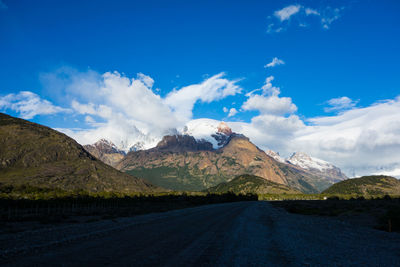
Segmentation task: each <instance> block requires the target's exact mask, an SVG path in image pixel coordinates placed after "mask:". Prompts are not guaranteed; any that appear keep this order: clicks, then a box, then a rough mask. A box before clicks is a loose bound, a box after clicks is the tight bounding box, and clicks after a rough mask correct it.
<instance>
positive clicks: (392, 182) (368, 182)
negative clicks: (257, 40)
mask: <svg viewBox="0 0 400 267" xmlns="http://www.w3.org/2000/svg"><path fill="white" fill-rule="evenodd" d="M323 193H325V194H331V195H332V194H338V195H352V196H365V197H369V196H383V195H386V194H389V195H399V196H400V181H399V180H398V179H396V178H393V177H389V176H364V177H361V178H354V179H348V180H345V181H342V182H339V183H336V184H334V185H332V186H331V187H330V188H328V189H326V190H325V191H324V192H323Z"/></svg>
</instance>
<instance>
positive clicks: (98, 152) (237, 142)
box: [85, 120, 347, 193]
mask: <svg viewBox="0 0 400 267" xmlns="http://www.w3.org/2000/svg"><path fill="white" fill-rule="evenodd" d="M192 135H193V136H192ZM85 148H86V149H87V150H88V151H89V152H91V153H92V154H93V155H94V156H96V157H98V158H99V159H101V160H103V161H104V162H106V163H107V164H110V165H111V166H114V167H116V168H117V169H119V170H121V171H124V172H127V173H129V174H132V175H135V176H138V177H142V178H144V179H146V180H148V181H149V182H151V183H153V184H155V185H158V186H161V187H164V188H168V189H172V190H195V191H199V190H204V189H206V188H209V187H213V186H216V185H218V184H219V183H222V182H229V181H231V180H232V179H233V178H234V177H236V176H237V175H240V174H251V175H256V176H259V177H262V178H264V179H266V180H268V181H271V182H275V183H278V184H281V185H287V186H290V187H291V188H293V189H295V190H299V191H301V192H305V193H317V192H320V191H322V190H324V189H326V188H328V187H329V186H330V185H332V184H333V183H334V182H336V181H340V180H343V179H346V178H347V177H346V176H344V175H343V174H342V173H341V172H340V169H338V168H337V167H335V166H333V165H331V164H329V163H327V162H324V161H322V160H318V159H315V158H311V157H308V156H307V155H305V154H303V153H301V154H300V153H296V154H295V155H293V156H292V157H291V159H290V160H287V161H286V160H277V159H276V158H275V157H273V156H271V154H267V153H266V152H265V151H263V150H261V149H260V148H258V147H257V146H256V145H254V144H253V143H252V142H251V141H250V140H249V139H248V138H247V137H246V136H244V135H242V134H238V133H234V132H233V131H232V130H231V129H230V128H229V126H228V125H227V124H226V123H223V122H222V123H219V124H215V123H213V121H211V122H210V121H209V120H205V121H201V120H198V121H197V122H196V123H195V124H192V125H188V126H186V127H185V128H184V129H183V134H175V135H167V136H164V137H163V139H162V140H161V141H160V142H159V143H158V144H157V145H156V146H155V147H153V148H150V149H146V150H137V151H130V152H128V153H127V154H126V155H125V153H124V152H123V151H122V150H119V149H118V148H117V147H116V146H115V145H113V144H112V143H111V142H109V141H107V140H100V141H99V142H97V143H95V144H94V145H89V146H85ZM295 159H297V162H296V161H295ZM300 163H303V164H302V165H301V164H300ZM304 163H307V164H309V167H307V166H305V165H304ZM318 164H319V165H318Z"/></svg>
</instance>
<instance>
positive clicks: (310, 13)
mask: <svg viewBox="0 0 400 267" xmlns="http://www.w3.org/2000/svg"><path fill="white" fill-rule="evenodd" d="M304 11H305V12H306V15H307V16H309V15H315V16H320V15H321V14H320V13H319V12H318V11H317V10H315V9H312V8H309V7H307V8H306V9H305V10H304Z"/></svg>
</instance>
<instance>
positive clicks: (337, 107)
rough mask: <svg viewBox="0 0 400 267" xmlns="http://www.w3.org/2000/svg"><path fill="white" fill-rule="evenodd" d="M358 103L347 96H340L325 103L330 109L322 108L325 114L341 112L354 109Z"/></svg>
mask: <svg viewBox="0 0 400 267" xmlns="http://www.w3.org/2000/svg"><path fill="white" fill-rule="evenodd" d="M357 103H358V101H354V100H351V99H350V98H348V97H347V96H342V97H338V98H332V99H330V100H328V101H327V104H328V105H329V106H330V107H326V108H324V110H325V112H332V111H343V110H346V109H351V108H354V107H355V106H356V105H357Z"/></svg>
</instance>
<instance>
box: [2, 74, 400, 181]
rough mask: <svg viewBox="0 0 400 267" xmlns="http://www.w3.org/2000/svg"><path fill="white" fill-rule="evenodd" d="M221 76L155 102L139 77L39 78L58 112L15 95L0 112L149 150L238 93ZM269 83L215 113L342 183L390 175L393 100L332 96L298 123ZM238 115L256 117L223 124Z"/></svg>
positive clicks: (393, 166)
mask: <svg viewBox="0 0 400 267" xmlns="http://www.w3.org/2000/svg"><path fill="white" fill-rule="evenodd" d="M66 72H67V74H66ZM225 76H226V75H225V74H224V73H219V74H216V75H214V76H212V77H210V78H207V79H205V80H203V81H201V82H199V83H196V84H191V85H188V86H184V87H181V88H176V89H174V90H172V91H171V92H170V93H168V94H167V95H166V96H164V97H162V96H160V95H159V94H158V93H157V92H156V90H153V85H154V80H153V79H152V78H151V77H149V76H147V75H145V74H143V73H139V74H137V76H136V77H135V78H130V77H127V76H125V75H122V74H120V73H118V72H106V73H104V74H99V73H96V72H93V71H87V72H83V73H82V72H76V71H71V70H65V69H64V70H61V71H60V70H59V71H56V72H55V73H52V74H49V75H44V76H43V77H44V78H43V81H44V82H46V83H47V84H48V85H49V86H50V87H51V88H53V91H54V90H55V88H58V89H59V90H56V91H60V92H61V93H62V95H63V100H64V99H66V100H65V101H66V102H63V103H64V104H65V105H66V106H65V107H61V106H58V105H55V104H53V103H51V102H50V101H49V100H46V99H42V98H40V96H38V95H37V94H35V93H32V92H28V91H23V92H20V93H18V94H8V95H5V96H2V97H0V109H1V110H2V111H6V110H13V111H15V112H17V113H18V114H19V115H20V117H22V118H25V119H32V118H34V117H35V116H37V115H54V114H67V115H68V116H72V117H74V118H75V119H79V120H80V121H81V123H83V124H84V125H86V127H85V128H81V129H75V128H68V129H58V130H60V131H63V132H64V133H66V134H68V135H69V136H71V137H73V138H74V139H76V140H77V141H78V142H79V143H81V144H90V143H94V142H96V141H97V140H99V139H101V138H107V139H109V140H111V141H112V142H114V143H115V144H116V145H117V146H119V147H120V148H122V149H125V150H128V149H129V148H131V147H132V146H136V147H138V148H140V147H141V148H150V147H153V146H155V145H156V144H157V142H158V141H159V140H160V139H161V137H162V136H163V135H165V134H173V133H177V131H180V130H181V129H183V128H184V126H185V124H187V123H189V122H190V121H191V120H192V118H193V108H194V106H195V105H196V103H199V102H203V103H211V102H214V101H220V100H221V99H224V98H226V97H228V96H232V95H236V94H240V93H241V92H242V88H241V87H240V86H239V85H238V83H239V80H230V79H228V78H226V77H225ZM273 83H275V81H274V77H273V76H268V77H266V79H265V82H264V84H263V86H262V87H261V88H258V89H255V90H253V91H251V92H249V93H247V94H245V95H244V96H243V97H244V98H245V99H244V101H243V102H242V104H241V108H240V109H236V108H233V107H231V108H227V107H224V108H221V109H222V110H223V111H224V112H225V113H226V114H227V117H226V118H227V120H228V121H227V123H228V125H229V126H230V127H231V128H232V129H233V130H234V131H236V132H239V133H243V134H245V135H246V136H248V137H249V138H250V139H251V140H252V141H253V142H254V143H255V144H256V145H257V146H259V147H260V148H262V149H272V150H275V151H278V152H280V154H281V155H283V156H289V155H290V154H291V153H293V152H295V151H302V152H305V153H308V154H310V155H312V156H315V157H318V158H321V159H324V160H327V161H330V162H332V163H334V164H335V165H337V166H339V167H341V168H342V169H343V170H344V171H345V173H346V174H347V175H348V176H357V175H365V174H372V173H386V174H396V173H398V170H400V153H398V151H400V96H399V97H397V98H395V99H388V100H382V101H377V102H376V103H374V104H372V105H370V106H366V107H360V106H358V100H356V101H355V100H352V99H350V98H349V97H347V96H340V97H337V98H333V99H330V100H327V101H326V102H325V104H326V107H325V111H326V112H333V113H332V114H330V115H326V116H321V117H314V118H304V117H302V116H301V115H299V114H298V107H297V106H296V104H295V103H293V100H292V99H291V98H290V97H287V96H282V94H281V89H280V88H279V87H278V86H276V85H274V84H273ZM57 86H58V87H57ZM54 97H56V96H54ZM246 112H253V113H254V112H255V113H256V114H255V115H252V117H251V119H250V120H249V121H248V122H240V121H230V120H231V119H230V118H233V117H236V116H238V114H239V115H240V114H242V113H246ZM399 175H400V174H399Z"/></svg>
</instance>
